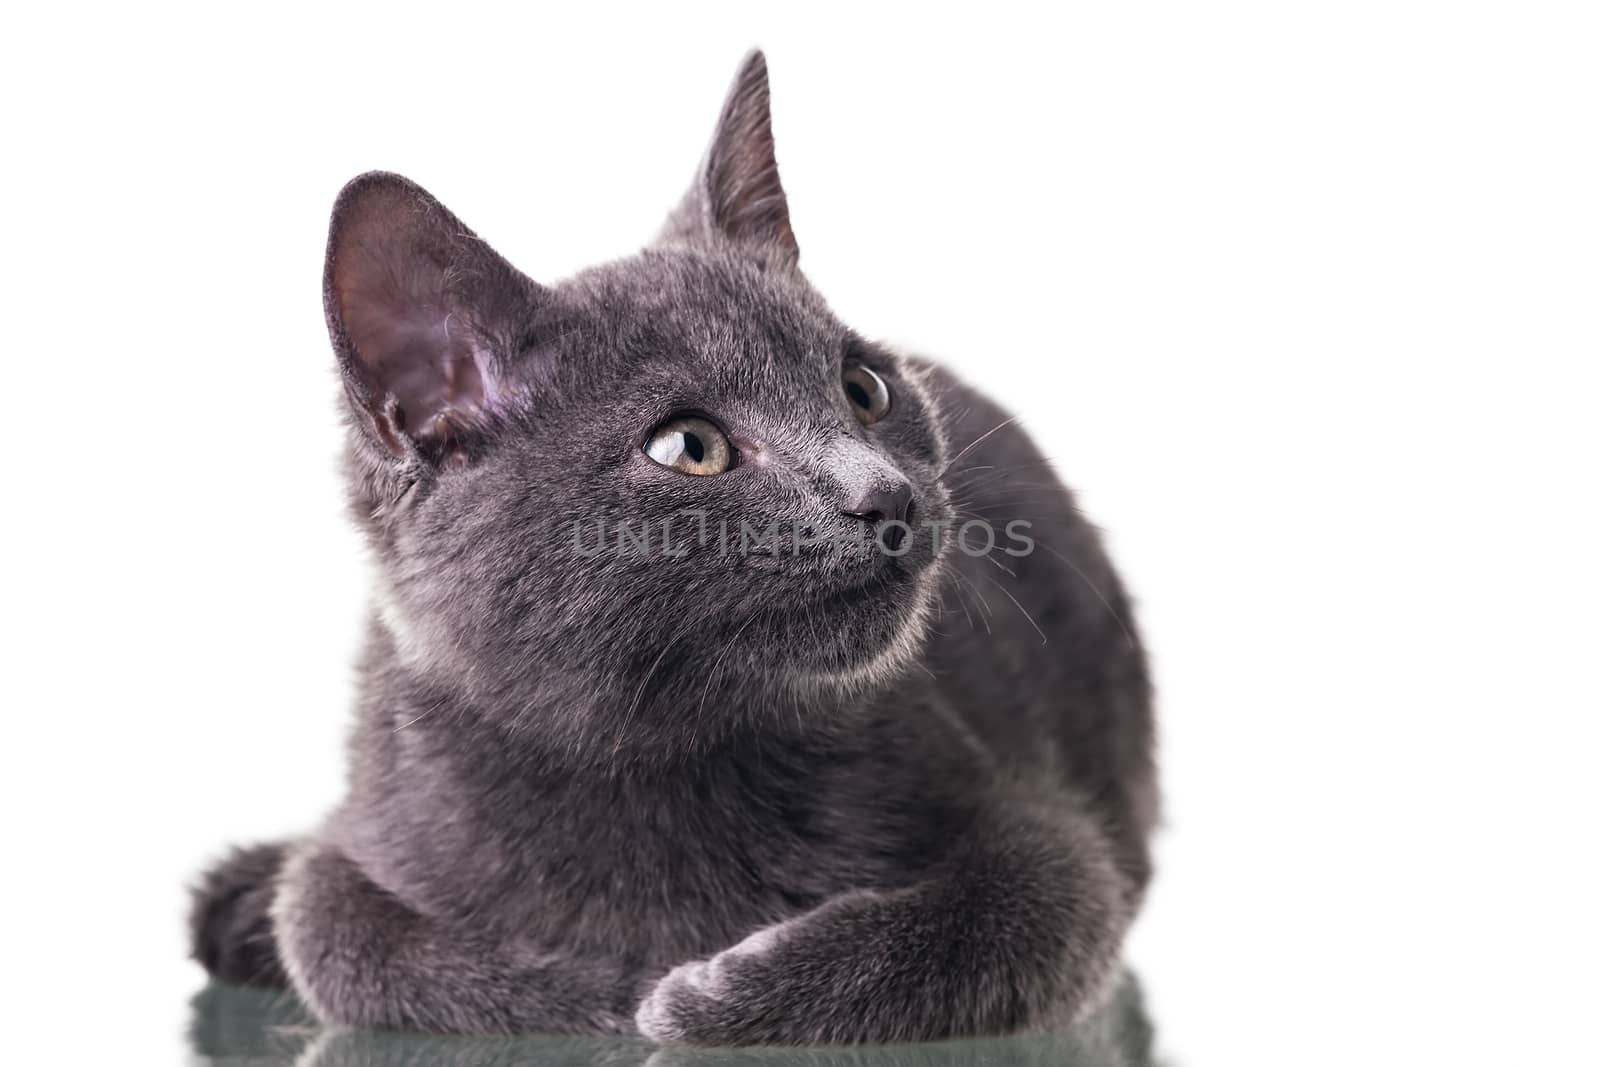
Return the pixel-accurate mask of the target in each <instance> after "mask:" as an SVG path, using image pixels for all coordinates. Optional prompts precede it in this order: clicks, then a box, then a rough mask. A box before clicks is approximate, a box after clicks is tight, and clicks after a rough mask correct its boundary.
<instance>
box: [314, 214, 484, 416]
mask: <svg viewBox="0 0 1600 1067" xmlns="http://www.w3.org/2000/svg"><path fill="white" fill-rule="evenodd" d="M357 230H358V232H357V233H355V234H351V235H350V236H351V237H352V238H353V240H352V242H351V254H349V255H347V256H342V257H340V258H339V260H338V262H337V265H336V273H335V286H336V292H337V295H338V302H339V309H340V314H341V317H342V319H343V321H344V326H345V333H346V335H347V336H348V337H349V340H350V343H351V346H352V347H353V348H354V349H355V356H356V358H357V360H359V362H360V363H361V365H362V367H363V368H364V369H365V371H366V373H367V376H368V378H369V381H370V383H371V384H372V385H373V386H374V387H375V392H377V393H378V394H379V396H378V397H375V398H374V400H381V398H382V397H384V396H393V397H394V398H395V400H396V401H397V402H398V404H399V407H400V414H401V417H402V420H403V423H404V424H403V425H402V426H399V427H396V429H398V430H401V431H403V432H405V433H406V434H408V435H409V436H411V437H413V438H423V437H430V436H431V437H445V436H449V434H450V432H451V425H452V424H456V425H459V424H461V423H464V422H470V421H472V419H474V418H475V417H476V416H477V415H478V413H479V412H480V411H481V409H482V406H483V401H484V374H483V368H482V367H480V365H479V361H480V360H481V359H484V358H486V356H487V353H486V352H484V351H482V349H481V345H480V342H479V339H478V337H477V335H476V333H475V331H474V330H473V327H472V324H471V322H470V320H468V319H467V318H466V317H465V315H464V314H463V313H462V312H461V311H459V310H456V309H452V308H451V306H450V303H451V302H450V298H449V296H448V295H447V294H446V292H445V277H446V268H444V267H443V266H441V264H440V263H439V262H438V261H437V259H436V258H435V256H434V255H430V254H429V253H430V252H431V251H433V250H431V249H423V248H418V247H416V246H415V244H414V243H413V240H412V238H413V235H412V234H409V233H406V232H405V231H404V229H402V232H400V233H393V232H385V230H384V229H383V228H382V227H381V224H379V223H378V220H371V221H369V222H367V223H366V225H361V226H358V227H357Z"/></svg>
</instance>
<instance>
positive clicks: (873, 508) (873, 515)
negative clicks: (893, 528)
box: [844, 481, 911, 526]
mask: <svg viewBox="0 0 1600 1067" xmlns="http://www.w3.org/2000/svg"><path fill="white" fill-rule="evenodd" d="M844 513H845V514H846V515H851V516H854V517H855V518H858V519H861V520H863V521H865V522H870V523H872V524H873V525H874V526H876V525H878V523H880V522H888V521H889V520H890V519H895V520H897V521H899V522H907V521H909V520H910V518H911V484H910V483H909V482H904V481H896V482H894V483H892V484H890V485H878V486H874V487H873V488H871V489H869V490H867V491H866V492H864V493H861V494H860V495H859V496H857V497H855V499H853V500H851V501H849V502H848V503H846V504H845V506H844Z"/></svg>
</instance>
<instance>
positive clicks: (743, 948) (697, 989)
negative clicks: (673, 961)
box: [634, 924, 785, 1045]
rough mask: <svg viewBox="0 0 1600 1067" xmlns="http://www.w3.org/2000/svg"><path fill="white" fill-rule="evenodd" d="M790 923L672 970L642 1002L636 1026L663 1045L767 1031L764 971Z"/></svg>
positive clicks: (756, 1036)
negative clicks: (763, 1021) (763, 1013)
mask: <svg viewBox="0 0 1600 1067" xmlns="http://www.w3.org/2000/svg"><path fill="white" fill-rule="evenodd" d="M784 925H785V924H779V925H777V926H769V927H766V928H764V929H761V930H757V931H756V932H755V933H753V934H751V935H750V936H749V937H747V938H745V939H744V940H743V941H741V942H739V943H738V944H737V945H734V946H733V947H732V948H729V949H724V950H723V951H721V952H719V953H717V954H716V955H715V956H712V957H711V958H710V959H707V960H695V961H693V962H691V963H685V964H681V965H680V966H677V967H674V968H673V969H672V970H671V971H669V972H667V974H666V976H665V977H663V978H662V979H661V980H660V981H658V982H657V983H656V984H655V986H654V987H653V988H652V989H651V990H650V993H649V994H648V995H647V996H646V997H645V998H644V1001H643V1002H642V1003H641V1004H640V1005H639V1008H638V1011H637V1012H635V1014H634V1025H636V1026H637V1027H638V1028H639V1033H641V1034H643V1035H644V1036H645V1037H647V1038H649V1039H650V1040H652V1041H655V1042H657V1043H659V1044H664V1045H673V1044H682V1045H741V1044H751V1043H756V1042H759V1041H761V1040H763V1038H765V1037H767V1036H768V1035H766V1034H764V1033H763V1032H762V1031H763V1028H762V1026H761V1020H760V1017H759V1016H760V1011H759V1009H760V1003H761V996H760V991H761V989H762V987H763V984H764V983H763V981H762V979H761V978H760V975H761V974H762V973H763V972H764V971H766V970H767V969H768V968H769V967H770V966H771V960H772V956H773V950H774V949H775V948H776V946H777V944H778V942H779V941H780V940H781V938H782V934H783V928H784Z"/></svg>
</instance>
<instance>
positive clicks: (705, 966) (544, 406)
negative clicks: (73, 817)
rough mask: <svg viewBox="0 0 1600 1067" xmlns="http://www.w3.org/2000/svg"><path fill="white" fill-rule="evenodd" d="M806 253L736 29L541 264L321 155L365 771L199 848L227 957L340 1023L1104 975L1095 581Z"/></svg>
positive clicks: (697, 1016) (1147, 767)
mask: <svg viewBox="0 0 1600 1067" xmlns="http://www.w3.org/2000/svg"><path fill="white" fill-rule="evenodd" d="M798 258H799V250H798V247H797V245H796V243H795V237H794V234H793V233H792V231H791V230H790V226H789V213H788V207H787V204H786V201H785V198H784V193H783V188H782V186H781V185H780V183H779V180H778V171H777V165H776V163H775V160H774V155H773V142H772V132H771V122H770V116H769V111H768V96H767V77H766V66H765V63H764V61H763V59H762V57H761V55H760V54H759V53H755V54H752V55H751V56H750V57H749V58H748V59H747V60H746V62H745V63H744V65H743V67H742V68H741V70H740V72H739V74H738V76H737V79H736V81H735V83H734V86H733V89H732V92H731V93H730V95H729V98H728V101H727V103H726V105H725V107H724V109H723V112H722V116H721V121H720V123H719V125H718V127H717V130H716V134H715V136H714V138H713V140H712V144H711V147H710V149H709V151H708V153H707V155H706V157H705V160H704V162H703V164H702V167H701V171H700V174H699V176H698V179H697V181H696V182H695V184H694V186H693V187H692V189H691V191H690V192H689V194H688V196H687V197H686V198H685V199H684V201H683V203H682V204H681V205H680V206H679V207H678V208H677V210H676V211H674V212H673V214H672V215H671V217H670V219H669V221H668V223H667V226H666V228H665V230H664V231H663V233H662V234H661V236H660V238H659V239H658V240H657V242H656V243H655V244H654V245H652V246H651V247H649V248H647V249H645V250H644V251H643V252H641V253H640V254H638V255H637V256H634V257H632V258H630V259H626V260H622V261H620V262H616V263H612V264H608V265H605V266H601V267H596V268H593V269H591V270H588V271H585V272H583V273H582V274H579V275H578V276H577V277H575V278H572V279H570V280H568V281H565V282H562V283H560V284H559V285H555V286H549V287H547V286H543V285H539V284H537V283H535V282H533V281H531V280H530V279H528V278H527V277H525V276H524V275H522V274H520V273H518V272H517V271H516V270H515V269H514V268H513V267H512V266H511V265H510V264H509V263H507V262H506V261H505V260H503V259H501V258H500V257H499V256H498V255H496V254H495V253H494V252H493V251H492V250H491V249H490V248H489V247H488V246H487V245H486V244H484V243H483V242H482V241H481V240H479V239H478V238H477V237H476V236H474V235H473V234H472V232H471V231H470V230H468V229H467V228H466V227H465V226H463V225H462V224H461V223H460V222H459V221H457V220H456V218H455V217H454V216H452V215H451V214H450V213H449V212H447V211H446V210H445V209H444V208H443V207H442V206H440V205H439V203H438V202H437V201H435V200H434V199H433V198H432V197H430V196H429V195H428V194H427V193H425V192H423V191H422V190H421V189H419V188H418V187H416V186H415V185H413V184H411V183H410V182H408V181H406V180H405V179H403V178H399V177H396V176H394V175H390V174H376V173H375V174H367V175H363V176H362V177H360V178H357V179H355V180H354V181H352V182H351V183H350V184H349V185H348V186H347V187H346V188H345V190H344V191H343V193H341V195H340V196H339V199H338V202H337V204H336V205H335V207H334V211H333V220H332V227H331V233H330V236H329V243H328V255H327V262H326V274H325V283H324V294H323V295H324V302H325V306H326V309H327V316H328V325H329V329H330V332H331V334H332V339H333V347H334V350H335V352H336V353H337V355H338V361H339V369H340V372H341V375H342V378H343V384H344V391H345V394H346V397H347V399H348V405H347V412H348V422H349V428H350V432H349V434H348V438H349V445H348V450H347V471H348V478H349V485H350V496H351V501H352V505H353V511H354V514H355V517H356V520H357V522H358V523H359V524H360V527H361V529H362V530H363V531H364V533H365V535H366V537H367V539H368V541H369V542H370V543H371V545H372V548H373V551H374V555H375V558H376V560H377V572H378V573H377V586H376V591H375V595H374V610H373V616H372V622H371V624H370V629H369V633H368V636H367V642H366V648H365V652H364V654H363V656H362V658H361V663H360V698H359V707H358V716H357V724H356V728H355V733H354V737H353V739H352V743H351V770H350V781H349V792H348V795H347V797H346V799H345V800H344V802H343V803H342V804H341V805H340V806H339V807H338V808H337V810H336V811H335V812H334V813H333V814H332V815H331V816H330V817H329V818H328V820H327V822H326V823H325V824H324V825H323V826H322V827H321V828H319V829H318V830H317V831H316V832H315V833H313V834H311V835H310V836H308V837H306V838H304V839H301V840H297V841H292V842H285V843H277V844H270V845H261V846H256V847H252V848H247V849H241V850H238V851H236V852H235V853H234V854H233V855H231V856H230V857H229V858H227V859H226V860H224V861H223V862H222V863H221V864H220V865H219V866H217V867H216V868H215V869H213V870H212V871H210V872H209V873H208V874H207V875H206V876H205V877H204V879H203V881H202V884H201V886H200V887H199V888H198V890H197V891H196V895H195V905H194V910H193V915H192V936H193V951H194V954H195V956H196V958H197V959H199V960H200V961H201V962H203V963H204V964H205V966H206V967H207V968H208V969H209V970H210V971H211V973H212V974H213V975H215V976H217V977H218V978H220V979H224V980H229V981H235V982H241V983H251V984H260V985H268V986H287V987H290V988H292V989H293V990H294V991H295V992H296V993H297V994H298V995H299V996H300V998H301V999H303V1000H304V1002H305V1003H306V1004H307V1005H308V1006H309V1007H310V1009H311V1010H312V1011H313V1012H314V1013H315V1014H316V1015H317V1016H319V1017H320V1018H322V1019H324V1020H326V1021H328V1022H331V1023H340V1024H349V1025H356V1026H374V1027H399V1028H413V1029H422V1030H430V1031H442V1032H484V1033H488V1032H514V1031H526V1030H541V1031H555V1032H568V1033H581V1032H600V1033H613V1034H642V1035H643V1036H645V1037H648V1038H651V1039H654V1040H657V1041H660V1042H684V1043H692V1044H705V1045H733V1044H751V1043H783V1044H804V1043H819V1044H820V1043H841V1042H889V1041H905V1040H923V1039H933V1038H942V1037H949V1036H955V1035H972V1034H984V1033H998V1032H1004V1031H1008V1030H1013V1029H1017V1028H1022V1027H1032V1026H1043V1025H1052V1024H1059V1023H1063V1022H1067V1021H1070V1020H1072V1019H1075V1018H1078V1017H1080V1016H1082V1015H1084V1014H1085V1013H1086V1012H1088V1011H1090V1010H1091V1009H1093V1008H1094V1007H1095V1006H1096V1005H1097V1004H1098V1003H1099V1001H1100V1000H1101V999H1102V998H1103V997H1105V996H1106V995H1108V992H1109V991H1110V990H1111V989H1113V988H1114V984H1115V983H1114V979H1115V976H1116V973H1117V970H1118V968H1117V957H1118V951H1119V945H1120V942H1121V940H1122V937H1123V933H1124V931H1125V930H1126V928H1127V926H1128V923H1129V921H1130V919H1131V918H1132V916H1133V915H1134V912H1135V910H1136V909H1137V907H1138V905H1139V901H1140V899H1141V897H1142V895H1143V892H1144V889H1145V886H1146V884H1147V882H1148V880H1149V876H1150V863H1149V855H1148V850H1147V845H1148V837H1149V834H1150V831H1151V827H1152V824H1153V822H1154V820H1155V817H1156V789H1155V784H1154V772H1153V761H1152V747H1153V728H1152V719H1151V710H1150V703H1151V700H1150V685H1149V681H1148V677H1147V674H1146V668H1145V662H1144V656H1143V652H1142V650H1141V648H1140V645H1139V641H1138V639H1137V637H1136V636H1135V633H1134V631H1133V630H1132V628H1131V626H1132V624H1131V622H1130V613H1129V607H1128V603H1127V600H1126V597H1125V595H1124V593H1123V591H1122V588H1121V585H1120V583H1119V582H1118V580H1117V577H1116V575H1115V573H1114V572H1113V571H1112V569H1111V565H1110V563H1109V562H1108V561H1107V559H1106V556H1105V554H1104V552H1103V551H1102V549H1101V546H1100V542H1099V539H1098V537H1097V535H1096V533H1095V531H1094V529H1093V528H1092V527H1091V526H1090V525H1089V524H1088V523H1087V522H1085V521H1084V520H1083V518H1082V517H1081V516H1080V515H1079V514H1078V512H1077V510H1076V509H1075V507H1074V505H1073V501H1072V498H1071V496H1070V495H1069V494H1068V493H1067V491H1066V490H1065V489H1063V488H1062V487H1061V486H1060V485H1059V484H1058V483H1057V482H1056V480H1055V478H1054V477H1053V475H1052V474H1051V473H1050V470H1049V468H1048V466H1047V465H1046V464H1045V461H1043V460H1042V459H1041V457H1040V455H1039V454H1038V452H1037V451H1036V450H1035V448H1034V447H1033V445H1032V444H1031V443H1030V442H1029V441H1028V440H1027V439H1026V437H1025V436H1024V435H1023V434H1022V433H1021V432H1020V430H1019V429H1018V428H1017V426H1016V425H1015V423H1014V421H1013V420H1011V419H1008V418H1007V417H1006V414H1005V413H1004V412H1003V411H1000V410H999V409H997V408H996V407H995V405H994V404H993V403H991V402H990V401H988V400H987V399H985V398H984V397H983V396H981V395H980V394H978V393H976V392H974V391H973V390H972V389H971V388H969V387H968V386H966V385H964V384H962V383H961V382H959V381H957V380H956V379H955V378H954V377H952V376H951V375H950V374H949V373H948V372H946V371H943V370H941V369H940V368H938V367H937V366H934V365H932V364H930V363H926V362H923V361H921V360H917V359H912V358H908V357H906V356H904V355H901V354H899V353H896V352H893V351H890V350H888V349H887V348H885V347H883V346H881V345H878V344H875V343H873V342H871V341H868V340H865V339H863V338H862V337H860V336H858V335H857V334H855V333H854V332H852V331H851V330H850V329H849V328H848V327H847V326H845V325H844V324H843V323H841V322H839V321H838V319H836V318H835V317H834V316H833V314H832V313H831V312H830V311H829V310H828V308H827V306H826V305H825V304H824V303H823V301H822V299H821V297H819V296H818V295H817V293H816V292H815V291H813V290H812V288H811V287H810V285H809V284H808V283H807V282H806V280H805V278H804V277H803V276H802V275H801V273H800V271H799V268H798V265H797V263H798ZM753 531H758V532H757V533H754V534H753V533H752V532H753Z"/></svg>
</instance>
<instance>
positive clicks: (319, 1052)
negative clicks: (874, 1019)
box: [189, 975, 1154, 1067]
mask: <svg viewBox="0 0 1600 1067" xmlns="http://www.w3.org/2000/svg"><path fill="white" fill-rule="evenodd" d="M189 1039H190V1044H191V1046H192V1047H193V1050H194V1052H195V1053H196V1055H197V1057H199V1058H201V1059H202V1060H210V1061H213V1062H217V1063H223V1062H242V1061H244V1060H246V1059H248V1060H249V1062H250V1063H252V1064H257V1065H259V1067H274V1065H277V1064H284V1065H287V1064H295V1065H296V1067H469V1065H470V1067H512V1065H513V1064H539V1065H540V1067H690V1065H691V1064H692V1065H695V1067H1150V1065H1151V1064H1152V1062H1153V1060H1152V1046H1153V1044H1154V1040H1153V1031H1152V1029H1151V1025H1150V1021H1149V1019H1148V1018H1147V1016H1146V1015H1145V1011H1144V1004H1143V1001H1142V999H1141V997H1140V995H1139V985H1138V982H1137V981H1136V980H1135V979H1134V978H1133V976H1131V975H1129V976H1127V977H1126V978H1125V979H1124V980H1123V982H1122V984H1121V985H1120V986H1119V987H1118V989H1117V991H1116V993H1115V995H1114V996H1112V997H1111V999H1110V1000H1109V1001H1108V1002H1107V1004H1106V1006H1105V1007H1104V1008H1102V1009H1100V1010H1099V1011H1097V1012H1095V1013H1094V1014H1093V1015H1091V1016H1089V1017H1088V1018H1086V1019H1084V1020H1082V1021H1081V1022H1079V1023H1077V1024H1076V1025H1074V1026H1072V1027H1069V1028H1067V1029H1065V1030H1061V1031H1057V1032H1046V1033H1028V1034H1016V1035H1013V1036H1010V1037H989V1038H975V1039H966V1040H960V1041H945V1042H939V1043H936V1044H924V1045H857V1046H850V1047H834V1048H801V1049H778V1048H767V1049H690V1048H682V1047H678V1046H667V1047H665V1048H655V1047H653V1046H651V1045H648V1044H644V1043H642V1042H640V1041H638V1040H637V1039H633V1040H629V1039H619V1038H603V1037H549V1036H544V1035H539V1036H525V1037H441V1036H432V1035H427V1034H417V1033H404V1032H401V1031H393V1030H387V1031H385V1030H342V1029H341V1030H331V1031H323V1032H318V1031H317V1029H316V1028H315V1021H314V1020H313V1019H311V1017H310V1016H309V1015H307V1014H306V1013H305V1011H304V1010H303V1009H301V1008H299V1007H298V1006H297V1005H295V1004H294V1003H293V1001H292V1000H291V999H290V998H287V997H284V996H283V995H281V994H273V993H270V992H266V991H263V990H252V989H235V988H231V987H228V986H219V985H212V986H209V987H208V988H207V989H205V990H204V991H203V992H202V993H201V994H200V995H199V996H197V997H195V999H194V1004H193V1019H192V1022H191V1025H190V1030H189Z"/></svg>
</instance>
